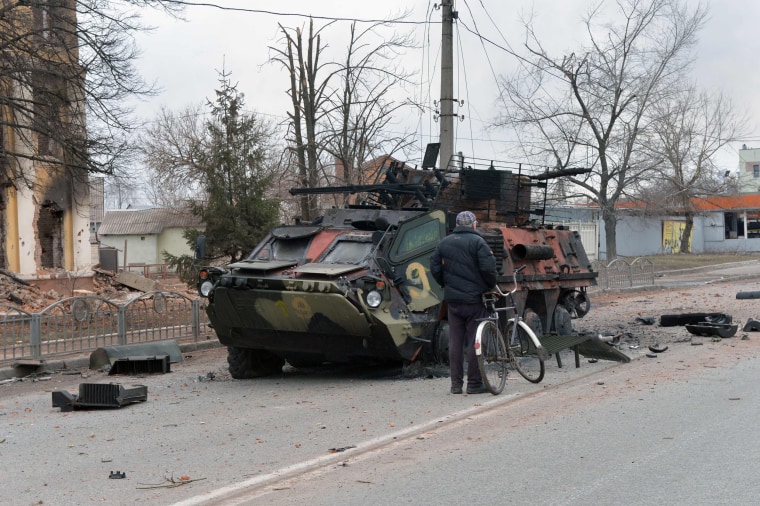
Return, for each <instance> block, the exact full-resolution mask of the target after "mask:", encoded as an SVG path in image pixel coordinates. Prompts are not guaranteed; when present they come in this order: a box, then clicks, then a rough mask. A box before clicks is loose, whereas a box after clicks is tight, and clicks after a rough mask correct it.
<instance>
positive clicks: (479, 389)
mask: <svg viewBox="0 0 760 506" xmlns="http://www.w3.org/2000/svg"><path fill="white" fill-rule="evenodd" d="M487 392H488V388H486V386H485V385H480V386H477V387H467V393H468V394H485V393H487Z"/></svg>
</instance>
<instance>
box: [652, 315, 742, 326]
mask: <svg viewBox="0 0 760 506" xmlns="http://www.w3.org/2000/svg"><path fill="white" fill-rule="evenodd" d="M731 321H732V318H731V315H730V314H726V313H683V314H664V315H662V316H660V327H680V326H684V325H693V324H697V323H702V322H707V323H720V324H727V323H731Z"/></svg>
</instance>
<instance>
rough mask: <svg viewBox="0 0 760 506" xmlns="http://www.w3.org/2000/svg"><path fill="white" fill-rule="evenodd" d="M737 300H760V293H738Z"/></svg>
mask: <svg viewBox="0 0 760 506" xmlns="http://www.w3.org/2000/svg"><path fill="white" fill-rule="evenodd" d="M736 298H737V299H760V292H737V293H736Z"/></svg>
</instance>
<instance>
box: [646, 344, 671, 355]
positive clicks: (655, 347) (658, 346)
mask: <svg viewBox="0 0 760 506" xmlns="http://www.w3.org/2000/svg"><path fill="white" fill-rule="evenodd" d="M667 349H668V347H667V346H663V345H661V344H660V343H654V344H653V345H651V346H650V347H649V351H651V352H652V353H662V352H663V351H667Z"/></svg>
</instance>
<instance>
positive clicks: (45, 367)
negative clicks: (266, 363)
mask: <svg viewBox="0 0 760 506" xmlns="http://www.w3.org/2000/svg"><path fill="white" fill-rule="evenodd" d="M221 347H222V344H221V343H220V342H219V341H218V340H216V339H210V340H208V341H201V342H197V343H184V344H180V345H179V349H180V351H181V352H182V353H183V354H184V353H189V352H193V351H199V350H209V349H212V348H221ZM93 351H94V350H93ZM89 368H90V353H87V354H86V355H77V356H72V357H68V358H61V359H53V360H42V361H40V362H39V365H37V364H34V365H19V364H15V365H10V366H6V367H0V381H3V380H9V379H13V378H26V377H34V376H38V375H40V374H46V373H55V372H61V371H75V370H80V369H89Z"/></svg>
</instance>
